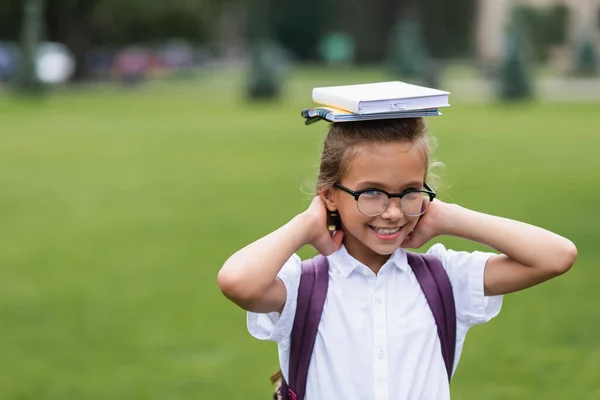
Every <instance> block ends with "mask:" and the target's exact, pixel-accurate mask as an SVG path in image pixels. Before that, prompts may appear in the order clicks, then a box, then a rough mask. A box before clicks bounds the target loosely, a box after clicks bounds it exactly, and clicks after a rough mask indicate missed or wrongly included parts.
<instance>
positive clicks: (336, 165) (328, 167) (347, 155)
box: [316, 118, 433, 193]
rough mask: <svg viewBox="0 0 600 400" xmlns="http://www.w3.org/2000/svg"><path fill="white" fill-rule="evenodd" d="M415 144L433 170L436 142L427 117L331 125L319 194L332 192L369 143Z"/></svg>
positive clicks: (317, 188) (324, 153) (318, 189)
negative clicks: (364, 146) (329, 190)
mask: <svg viewBox="0 0 600 400" xmlns="http://www.w3.org/2000/svg"><path fill="white" fill-rule="evenodd" d="M393 142H408V143H414V144H416V145H418V146H420V147H421V148H422V152H423V157H424V160H425V165H427V169H429V168H430V167H431V163H430V154H431V152H432V151H433V149H432V148H433V140H432V139H431V138H430V136H429V134H428V130H427V123H426V122H425V120H424V119H423V118H399V119H392V120H374V121H360V122H340V123H334V124H331V126H330V129H329V133H328V134H327V138H326V139H325V146H324V147H323V153H322V154H321V164H320V168H319V177H318V179H317V187H316V190H317V193H319V192H321V191H322V190H325V189H330V188H332V187H333V185H334V184H335V183H336V182H339V181H340V179H341V178H342V176H344V174H345V172H346V170H347V168H348V164H349V162H350V161H351V160H352V157H353V155H354V153H355V151H356V150H357V149H358V146H359V145H362V144H369V143H393Z"/></svg>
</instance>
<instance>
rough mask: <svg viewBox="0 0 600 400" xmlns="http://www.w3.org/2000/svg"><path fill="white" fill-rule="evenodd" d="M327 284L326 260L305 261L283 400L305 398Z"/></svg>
mask: <svg viewBox="0 0 600 400" xmlns="http://www.w3.org/2000/svg"><path fill="white" fill-rule="evenodd" d="M328 285H329V264H328V263H327V258H326V257H324V256H322V255H318V256H316V257H315V258H312V259H309V260H305V261H303V262H302V274H301V276H300V286H299V287H298V300H297V305H296V315H295V317H294V325H293V327H292V336H291V344H290V364H289V370H288V371H289V372H288V380H289V382H286V381H285V380H283V382H282V386H281V395H282V398H283V399H284V400H287V399H289V400H303V399H304V395H305V393H306V379H307V377H308V367H309V365H310V360H311V358H312V354H313V348H314V346H315V340H316V338H317V331H318V329H319V322H320V321H321V314H322V313H323V307H324V306H325V298H326V297H327V288H328Z"/></svg>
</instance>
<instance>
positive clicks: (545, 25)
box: [515, 4, 569, 62]
mask: <svg viewBox="0 0 600 400" xmlns="http://www.w3.org/2000/svg"><path fill="white" fill-rule="evenodd" d="M515 13H517V14H518V15H519V18H520V19H521V20H522V21H523V23H522V25H523V35H524V40H525V45H526V46H527V47H528V48H529V51H530V52H531V53H532V55H533V57H534V59H535V60H536V61H541V62H545V61H547V59H548V56H549V53H550V49H551V47H553V46H557V45H563V44H565V43H566V40H567V27H568V18H569V9H568V8H567V6H565V5H562V4H561V5H555V6H552V7H547V8H539V7H534V6H529V5H519V6H518V7H517V8H516V9H515Z"/></svg>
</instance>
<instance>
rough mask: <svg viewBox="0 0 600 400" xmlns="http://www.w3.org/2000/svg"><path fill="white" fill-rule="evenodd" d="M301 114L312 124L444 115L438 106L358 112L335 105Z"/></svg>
mask: <svg viewBox="0 0 600 400" xmlns="http://www.w3.org/2000/svg"><path fill="white" fill-rule="evenodd" d="M301 115H302V117H304V118H305V119H306V121H305V124H306V125H310V124H312V123H314V122H317V121H321V120H325V121H329V122H350V121H369V120H380V119H396V118H419V117H437V116H440V115H442V113H441V112H440V111H439V110H438V109H437V108H429V109H424V110H412V111H394V112H383V113H382V112H380V113H372V114H356V113H352V112H349V111H345V110H340V109H339V108H335V107H311V108H305V109H303V110H302V112H301Z"/></svg>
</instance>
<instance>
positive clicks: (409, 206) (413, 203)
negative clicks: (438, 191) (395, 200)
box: [402, 192, 429, 217]
mask: <svg viewBox="0 0 600 400" xmlns="http://www.w3.org/2000/svg"><path fill="white" fill-rule="evenodd" d="M428 199H429V195H428V194H427V193H424V192H411V193H407V194H406V195H404V197H402V211H403V212H404V215H406V216H408V217H416V216H419V215H421V214H423V213H425V211H427V208H428V207H429V201H426V200H428Z"/></svg>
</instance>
